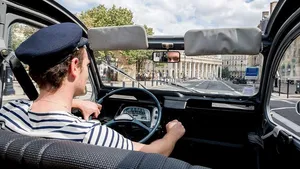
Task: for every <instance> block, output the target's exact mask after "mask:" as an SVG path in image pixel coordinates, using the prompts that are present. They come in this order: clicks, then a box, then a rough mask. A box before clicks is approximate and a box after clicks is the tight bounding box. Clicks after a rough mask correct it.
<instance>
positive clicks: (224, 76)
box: [222, 67, 230, 78]
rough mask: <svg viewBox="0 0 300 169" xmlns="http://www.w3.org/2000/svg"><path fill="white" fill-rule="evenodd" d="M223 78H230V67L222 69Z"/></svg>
mask: <svg viewBox="0 0 300 169" xmlns="http://www.w3.org/2000/svg"><path fill="white" fill-rule="evenodd" d="M222 78H230V71H229V69H228V67H225V68H223V69H222Z"/></svg>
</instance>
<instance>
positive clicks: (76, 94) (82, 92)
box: [74, 89, 87, 97]
mask: <svg viewBox="0 0 300 169" xmlns="http://www.w3.org/2000/svg"><path fill="white" fill-rule="evenodd" d="M86 92H87V91H86V89H84V90H82V91H78V92H76V93H75V94H74V97H77V96H84V95H85V94H86Z"/></svg>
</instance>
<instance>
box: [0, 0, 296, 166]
mask: <svg viewBox="0 0 300 169" xmlns="http://www.w3.org/2000/svg"><path fill="white" fill-rule="evenodd" d="M0 9H1V10H0V31H1V32H0V33H1V34H0V50H1V56H2V57H1V59H2V60H1V62H2V64H1V72H0V74H1V82H2V83H0V85H1V89H2V90H1V93H2V91H3V88H4V84H3V80H4V74H5V70H6V67H7V66H9V67H10V68H11V70H12V71H13V74H14V76H15V77H16V79H17V81H18V82H19V83H20V85H21V87H22V88H23V90H24V93H26V95H27V97H28V98H29V99H30V100H34V99H35V98H37V96H38V91H37V89H36V88H35V86H34V84H33V83H32V81H31V79H30V77H29V76H28V74H27V73H26V70H25V69H24V67H23V65H22V63H21V62H20V61H19V60H18V59H17V58H16V56H15V54H14V51H12V50H10V49H9V48H8V46H7V44H8V33H7V32H9V29H10V26H11V25H12V24H13V23H14V22H17V21H18V22H24V23H26V24H29V25H33V26H35V27H39V28H41V27H46V26H48V25H52V24H55V23H61V22H74V23H76V24H78V25H80V26H81V27H82V29H83V30H84V32H85V36H86V37H88V39H89V44H90V46H89V48H88V51H89V57H90V60H91V66H90V74H91V78H92V85H93V88H94V89H95V90H94V92H95V93H93V94H94V96H95V98H94V100H93V101H95V102H98V103H101V104H102V105H103V108H102V110H101V115H100V116H99V119H98V120H100V121H101V123H102V124H106V125H107V126H109V127H111V128H113V129H115V130H117V131H118V132H119V133H121V134H123V135H124V136H125V137H126V138H129V139H131V140H134V141H138V142H141V143H150V142H152V141H154V140H156V139H158V138H161V137H163V136H164V134H165V133H166V130H165V125H166V124H167V123H168V122H169V121H171V120H173V119H178V120H179V121H181V122H182V124H183V125H184V126H185V129H186V133H185V135H184V136H183V137H182V138H181V139H180V140H179V141H178V143H177V144H176V147H175V149H174V151H173V152H172V154H171V155H170V157H164V156H162V155H158V154H146V153H142V152H134V151H127V150H121V149H114V148H107V147H100V146H93V145H87V144H82V143H77V142H68V141H62V140H55V139H44V138H34V137H29V136H22V135H19V134H17V133H13V132H10V131H4V130H1V131H0V163H1V168H2V166H3V167H4V168H170V169H171V168H172V169H175V168H244V169H252V168H256V169H264V168H298V167H297V163H296V162H297V161H298V159H299V157H300V142H299V140H298V139H297V137H295V136H294V135H293V134H291V133H289V132H288V131H286V130H284V129H282V128H280V127H278V126H276V125H275V124H274V123H273V122H272V120H270V117H269V115H268V111H269V108H268V104H269V99H270V95H271V88H270V86H271V84H273V81H274V77H275V73H276V70H277V67H278V65H279V61H280V59H281V57H282V51H283V50H284V49H285V48H286V46H287V45H288V44H289V43H290V42H291V40H292V39H293V38H294V37H295V35H297V33H298V34H299V32H300V29H299V24H298V23H299V20H300V3H299V2H296V1H292V0H282V1H279V3H278V5H277V6H276V9H275V11H274V13H273V14H272V16H271V18H270V21H269V24H268V26H267V28H266V32H264V33H262V32H261V31H260V30H259V29H258V28H224V29H212V30H202V29H199V30H190V31H188V32H186V34H185V35H182V36H181V37H179V36H177V37H174V36H147V35H146V32H145V30H144V29H143V27H141V26H138V25H134V26H119V27H104V28H92V29H88V28H87V27H86V26H85V25H84V24H83V23H82V22H81V21H80V20H79V19H78V18H77V17H76V16H74V15H73V14H72V13H71V12H69V11H68V10H66V9H65V8H64V7H63V6H61V5H60V4H58V3H57V2H55V1H51V0H41V1H36V2H35V3H31V2H29V1H22V0H0ZM108 30H109V31H108ZM2 34H3V36H2ZM117 37H122V38H117ZM115 39H118V40H115ZM101 42H102V43H101ZM103 42H105V43H103ZM128 42H130V43H128ZM166 44H172V45H166ZM169 49H170V50H184V52H185V54H186V55H187V56H196V55H197V56H198V55H199V57H201V55H214V54H216V55H223V54H245V55H246V54H248V55H252V54H258V53H260V54H262V55H263V56H264V63H263V64H264V67H263V70H262V72H263V74H262V78H261V85H260V88H259V91H258V93H257V94H255V95H253V96H228V95H214V94H206V93H204V94H203V93H196V92H193V93H192V92H188V91H180V92H179V91H165V90H155V89H144V88H134V87H130V88H120V87H114V86H107V85H104V84H103V82H102V80H101V77H100V76H99V72H98V69H97V67H96V60H95V57H94V54H93V51H103V50H163V51H167V50H169ZM1 95H2V94H1ZM112 96H114V97H112ZM121 96H122V97H121ZM228 105H229V106H228ZM298 109H299V106H298ZM132 110H135V111H140V112H141V114H138V115H134V114H131V115H129V114H130V113H126V111H127V112H131V111H132ZM72 113H74V114H76V115H78V116H80V113H78V111H76V110H74V112H72Z"/></svg>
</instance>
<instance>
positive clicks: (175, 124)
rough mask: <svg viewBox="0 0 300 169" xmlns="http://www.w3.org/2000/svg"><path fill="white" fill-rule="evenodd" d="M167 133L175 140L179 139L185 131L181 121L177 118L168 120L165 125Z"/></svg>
mask: <svg viewBox="0 0 300 169" xmlns="http://www.w3.org/2000/svg"><path fill="white" fill-rule="evenodd" d="M166 130H167V135H169V136H170V137H171V138H172V139H174V141H175V142H176V141H177V140H179V139H180V138H181V137H182V136H183V135H184V133H185V128H184V126H183V125H182V123H181V122H179V121H178V120H173V121H170V122H169V123H168V124H167V125H166Z"/></svg>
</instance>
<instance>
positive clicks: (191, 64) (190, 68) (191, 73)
mask: <svg viewBox="0 0 300 169" xmlns="http://www.w3.org/2000/svg"><path fill="white" fill-rule="evenodd" d="M193 64H194V63H193V58H192V64H191V67H190V72H191V78H193V77H192V76H193V72H192V66H193V67H194V65H193ZM193 71H195V70H193Z"/></svg>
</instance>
